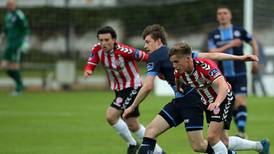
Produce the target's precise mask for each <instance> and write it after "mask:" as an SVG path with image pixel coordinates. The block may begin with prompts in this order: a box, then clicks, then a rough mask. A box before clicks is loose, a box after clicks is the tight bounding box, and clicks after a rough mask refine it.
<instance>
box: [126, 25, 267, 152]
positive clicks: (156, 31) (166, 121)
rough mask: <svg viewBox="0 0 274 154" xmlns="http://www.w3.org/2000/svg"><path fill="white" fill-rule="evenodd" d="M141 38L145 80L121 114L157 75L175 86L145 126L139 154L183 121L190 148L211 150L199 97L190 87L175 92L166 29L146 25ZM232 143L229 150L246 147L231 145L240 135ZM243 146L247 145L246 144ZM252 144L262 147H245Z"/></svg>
mask: <svg viewBox="0 0 274 154" xmlns="http://www.w3.org/2000/svg"><path fill="white" fill-rule="evenodd" d="M143 38H144V40H145V48H146V50H147V51H148V52H149V54H150V55H149V60H148V62H147V73H146V77H145V82H144V85H143V87H142V88H141V90H140V92H139V93H138V95H137V97H136V98H135V101H134V103H133V104H132V105H131V106H130V107H129V108H127V109H126V110H125V112H124V114H123V117H124V118H126V117H127V115H128V114H129V113H131V112H132V111H134V109H135V107H137V106H138V105H139V104H140V103H141V102H142V100H144V99H145V97H146V96H147V95H148V94H149V93H150V91H151V90H152V88H153V87H154V85H153V84H154V79H155V77H156V76H159V77H160V78H161V79H163V80H166V81H167V82H168V83H169V84H170V86H171V87H172V88H173V89H174V92H175V93H176V97H177V98H175V99H174V100H172V102H170V103H168V104H167V105H166V106H165V107H164V108H163V109H162V110H161V111H160V113H159V115H157V116H156V117H155V118H154V119H153V121H152V122H151V123H150V124H149V125H148V127H147V128H146V132H145V138H144V139H143V143H142V145H145V146H141V149H140V153H147V152H148V151H152V150H153V149H154V146H155V143H156V138H157V137H158V135H160V134H162V133H163V132H165V131H166V130H168V129H169V128H171V127H176V126H178V125H179V124H181V123H182V122H183V121H185V128H186V131H187V135H188V138H189V141H190V143H191V145H192V148H193V149H194V151H196V152H207V153H212V152H213V150H212V148H211V147H210V146H208V144H207V141H206V140H204V138H203V132H202V128H203V109H202V106H201V103H200V96H199V94H197V93H196V92H195V91H194V90H193V89H192V88H190V90H188V91H187V90H185V94H184V95H182V94H180V93H178V92H176V88H175V81H174V78H175V77H174V73H173V72H174V68H173V66H172V63H171V62H170V60H169V56H168V50H169V49H168V48H167V46H166V45H167V44H166V36H165V30H164V28H163V27H162V26H160V25H150V26H147V27H146V28H145V29H144V31H143ZM193 56H194V57H197V56H198V57H206V58H213V59H215V60H228V59H234V60H257V57H256V56H253V55H243V56H233V55H227V54H222V53H213V54H208V53H197V52H193ZM232 139H233V142H230V145H231V147H232V150H235V149H237V150H239V149H245V150H246V149H247V148H243V147H242V146H238V147H236V146H234V145H235V144H234V143H235V142H234V141H237V142H238V143H240V142H239V138H237V137H236V138H232ZM245 145H246V144H245ZM251 146H253V147H256V146H257V147H256V148H257V149H258V150H261V149H262V148H261V143H259V142H250V144H249V145H248V146H247V147H248V148H249V149H256V148H251Z"/></svg>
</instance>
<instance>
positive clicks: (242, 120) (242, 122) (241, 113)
mask: <svg viewBox="0 0 274 154" xmlns="http://www.w3.org/2000/svg"><path fill="white" fill-rule="evenodd" d="M246 119H247V109H246V106H239V107H238V109H237V113H236V120H237V127H238V130H239V131H240V132H242V133H244V132H245V126H246Z"/></svg>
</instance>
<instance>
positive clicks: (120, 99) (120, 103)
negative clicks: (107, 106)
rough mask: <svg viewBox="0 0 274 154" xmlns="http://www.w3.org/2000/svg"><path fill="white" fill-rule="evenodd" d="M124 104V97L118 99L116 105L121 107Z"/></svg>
mask: <svg viewBox="0 0 274 154" xmlns="http://www.w3.org/2000/svg"><path fill="white" fill-rule="evenodd" d="M122 103H123V98H122V97H117V98H116V100H115V102H114V104H115V105H117V106H119V107H121V106H122Z"/></svg>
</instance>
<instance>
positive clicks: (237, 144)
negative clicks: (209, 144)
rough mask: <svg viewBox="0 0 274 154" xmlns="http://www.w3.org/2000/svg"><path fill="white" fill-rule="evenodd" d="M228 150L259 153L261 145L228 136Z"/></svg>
mask: <svg viewBox="0 0 274 154" xmlns="http://www.w3.org/2000/svg"><path fill="white" fill-rule="evenodd" d="M228 149H230V150H234V151H241V150H256V151H261V150H262V145H261V143H260V142H256V141H250V140H246V139H242V138H240V137H237V136H230V137H229V142H228Z"/></svg>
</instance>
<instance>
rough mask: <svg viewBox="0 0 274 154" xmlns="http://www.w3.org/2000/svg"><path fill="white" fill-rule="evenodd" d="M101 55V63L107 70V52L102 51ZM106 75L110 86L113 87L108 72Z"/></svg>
mask: <svg viewBox="0 0 274 154" xmlns="http://www.w3.org/2000/svg"><path fill="white" fill-rule="evenodd" d="M100 53H101V57H100V59H101V63H102V64H103V68H104V69H105V70H106V67H105V52H103V51H102V50H101V51H100ZM106 73H107V80H108V84H109V85H111V81H110V78H109V75H108V72H107V71H106Z"/></svg>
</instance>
